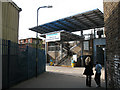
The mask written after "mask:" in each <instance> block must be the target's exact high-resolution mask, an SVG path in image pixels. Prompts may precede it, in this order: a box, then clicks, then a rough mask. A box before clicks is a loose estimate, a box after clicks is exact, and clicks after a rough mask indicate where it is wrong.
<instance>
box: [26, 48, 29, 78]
mask: <svg viewBox="0 0 120 90" xmlns="http://www.w3.org/2000/svg"><path fill="white" fill-rule="evenodd" d="M26 53H27V56H26V57H27V58H26V59H27V79H29V59H28V46H26Z"/></svg>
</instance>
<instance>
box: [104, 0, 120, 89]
mask: <svg viewBox="0 0 120 90" xmlns="http://www.w3.org/2000/svg"><path fill="white" fill-rule="evenodd" d="M104 23H105V34H106V54H107V82H108V83H107V85H108V87H112V88H120V0H113V1H111V0H104Z"/></svg>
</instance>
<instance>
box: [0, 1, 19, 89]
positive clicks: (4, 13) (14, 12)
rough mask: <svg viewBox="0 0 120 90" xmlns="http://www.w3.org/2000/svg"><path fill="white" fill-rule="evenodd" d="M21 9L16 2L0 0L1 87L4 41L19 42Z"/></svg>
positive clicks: (0, 80)
mask: <svg viewBox="0 0 120 90" xmlns="http://www.w3.org/2000/svg"><path fill="white" fill-rule="evenodd" d="M20 11H21V9H20V8H19V7H18V6H17V5H16V4H15V3H14V2H8V1H6V0H0V89H2V88H3V81H2V79H3V76H2V75H3V72H5V71H2V70H3V69H2V68H3V66H4V65H2V63H3V58H2V57H3V55H4V53H2V52H3V51H2V50H6V49H7V48H8V47H7V46H5V47H3V46H2V44H3V41H5V40H10V41H12V42H14V43H17V42H18V27H19V12H20Z"/></svg>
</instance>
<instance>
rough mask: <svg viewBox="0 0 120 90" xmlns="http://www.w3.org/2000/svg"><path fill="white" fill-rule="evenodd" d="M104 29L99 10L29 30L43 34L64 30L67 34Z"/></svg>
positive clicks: (101, 14)
mask: <svg viewBox="0 0 120 90" xmlns="http://www.w3.org/2000/svg"><path fill="white" fill-rule="evenodd" d="M101 27H104V17H103V13H102V12H101V11H100V10H99V9H95V10H92V11H88V12H85V13H81V14H77V15H74V16H70V17H66V18H63V19H59V20H56V21H53V22H50V23H46V24H43V25H40V26H38V27H33V28H30V30H32V31H35V32H38V33H41V34H45V33H49V32H54V31H59V30H66V31H69V32H75V31H81V30H87V29H93V28H101Z"/></svg>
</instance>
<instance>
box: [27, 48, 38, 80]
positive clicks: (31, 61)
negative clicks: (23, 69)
mask: <svg viewBox="0 0 120 90" xmlns="http://www.w3.org/2000/svg"><path fill="white" fill-rule="evenodd" d="M27 59H28V78H31V77H34V76H35V75H36V49H35V48H32V47H28V58H27Z"/></svg>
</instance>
